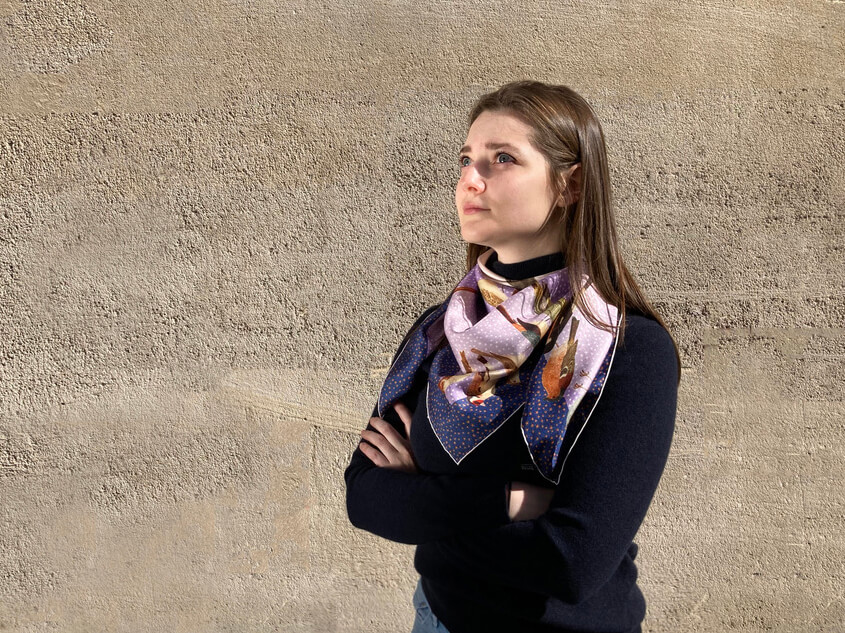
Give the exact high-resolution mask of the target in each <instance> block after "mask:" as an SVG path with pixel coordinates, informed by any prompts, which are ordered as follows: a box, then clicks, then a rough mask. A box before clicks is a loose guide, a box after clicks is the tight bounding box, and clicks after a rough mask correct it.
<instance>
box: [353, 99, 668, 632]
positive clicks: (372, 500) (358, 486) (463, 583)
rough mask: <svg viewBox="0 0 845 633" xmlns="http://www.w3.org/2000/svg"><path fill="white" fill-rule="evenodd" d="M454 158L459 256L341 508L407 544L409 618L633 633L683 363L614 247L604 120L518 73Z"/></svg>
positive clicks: (391, 385)
mask: <svg viewBox="0 0 845 633" xmlns="http://www.w3.org/2000/svg"><path fill="white" fill-rule="evenodd" d="M459 164H460V170H461V175H460V180H459V182H458V185H457V188H456V192H455V203H456V207H457V211H458V217H459V218H460V224H461V235H462V237H463V239H464V240H465V241H466V242H467V243H468V246H467V253H468V256H467V260H468V261H467V263H468V271H469V272H468V273H467V275H466V276H465V277H464V278H463V279H462V280H461V281H460V282H458V284H457V285H456V286H455V288H454V290H453V291H452V293H451V294H450V295H449V297H448V298H447V299H446V301H444V302H443V303H442V304H440V305H437V306H433V307H432V308H429V310H427V311H426V312H425V313H424V314H423V315H422V316H421V317H420V318H419V319H418V320H417V322H416V323H415V324H414V325H413V327H411V329H410V331H409V333H408V335H407V336H406V337H405V341H403V343H402V345H401V346H400V350H399V352H398V353H397V356H396V358H394V362H393V364H392V366H391V368H390V370H389V373H388V376H387V378H386V380H385V382H384V385H383V387H382V390H381V393H380V394H379V402H378V405H377V406H376V410H375V411H374V412H373V417H372V418H371V419H370V424H369V425H368V427H367V429H366V430H365V431H363V432H362V441H361V443H360V444H359V446H358V449H357V450H356V451H355V453H354V454H353V456H352V460H351V463H350V465H349V467H348V468H347V470H346V475H345V476H346V484H347V508H348V512H349V517H350V520H351V521H352V523H353V525H355V526H357V527H359V528H362V529H365V530H368V531H370V532H373V533H375V534H378V535H380V536H382V537H384V538H388V539H391V540H394V541H399V542H402V543H413V544H416V545H417V549H416V554H415V558H414V565H415V567H416V569H417V571H418V572H419V573H420V576H421V578H420V582H419V584H418V586H417V592H416V594H415V596H414V604H415V606H416V608H417V619H416V621H415V623H414V629H413V631H414V632H415V633H426V632H429V631H441V632H442V631H448V632H450V633H467V632H472V631H486V632H495V631H518V632H521V633H525V632H532V631H594V632H602V633H610V632H617V631H618V632H623V631H624V632H631V631H640V630H641V626H640V625H641V622H642V620H643V617H644V615H645V601H644V599H643V595H642V593H641V592H640V590H639V589H638V588H637V584H636V578H637V571H636V566H635V565H634V562H633V561H634V558H635V557H636V555H637V546H636V544H634V543H633V538H634V535H635V534H636V532H637V530H638V529H639V526H640V524H641V523H642V520H643V517H644V516H645V513H646V510H647V509H648V506H649V504H650V503H651V499H652V497H653V495H654V491H655V489H656V487H657V484H658V481H659V479H660V476H661V474H662V472H663V468H664V465H665V463H666V458H667V455H668V452H669V447H670V443H671V439H672V433H673V430H674V420H675V408H676V396H677V384H678V380H679V376H680V373H679V372H680V362H679V359H678V354H677V348H676V347H675V345H674V342H673V341H672V338H671V337H670V335H669V334H668V332H667V331H666V329H665V326H664V324H663V322H662V320H661V319H660V317H659V316H658V315H657V313H656V312H655V310H654V308H653V307H652V306H651V304H650V303H649V302H648V300H647V299H646V297H645V296H644V294H643V293H642V291H641V290H640V289H639V287H638V286H637V284H636V282H635V281H634V279H633V277H632V276H631V274H630V273H629V272H628V269H627V268H626V266H625V264H624V263H623V260H622V256H621V253H620V249H619V245H618V241H617V237H616V231H615V226H614V220H613V214H612V211H611V196H610V182H609V176H608V173H609V172H608V164H607V157H606V152H605V145H604V137H603V134H602V131H601V127H600V124H599V122H598V119H597V118H596V116H595V114H594V112H593V111H592V109H591V108H590V106H589V105H588V104H587V102H586V101H584V99H583V98H581V97H580V96H579V95H578V94H576V93H575V92H573V91H572V90H571V89H569V88H567V87H565V86H552V85H546V84H541V83H537V82H516V83H511V84H508V85H505V86H503V87H502V88H500V89H499V90H497V91H495V92H492V93H490V94H487V95H484V96H482V97H481V98H480V99H479V100H478V102H477V103H476V104H475V107H474V108H473V110H472V112H471V114H470V127H469V132H468V134H467V138H466V143H465V144H464V146H463V147H462V148H461V151H460V156H459Z"/></svg>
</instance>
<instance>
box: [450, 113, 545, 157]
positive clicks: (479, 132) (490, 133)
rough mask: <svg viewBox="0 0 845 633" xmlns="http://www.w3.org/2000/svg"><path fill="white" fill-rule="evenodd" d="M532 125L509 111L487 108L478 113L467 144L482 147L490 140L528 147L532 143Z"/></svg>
mask: <svg viewBox="0 0 845 633" xmlns="http://www.w3.org/2000/svg"><path fill="white" fill-rule="evenodd" d="M532 132H533V130H532V129H531V126H530V125H528V124H527V123H525V122H524V121H523V120H522V119H520V118H518V117H517V116H515V115H513V114H510V113H508V112H504V111H499V110H486V111H484V112H482V113H481V114H480V115H478V118H477V119H475V121H473V123H472V125H471V126H470V128H469V131H468V132H467V140H466V145H467V146H468V147H472V148H474V149H475V148H476V146H477V148H478V149H481V148H482V147H483V146H484V145H486V144H488V143H490V142H501V143H509V144H511V145H516V146H519V147H525V148H526V149H529V150H530V149H533V147H532V145H531V134H532Z"/></svg>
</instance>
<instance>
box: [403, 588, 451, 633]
mask: <svg viewBox="0 0 845 633" xmlns="http://www.w3.org/2000/svg"><path fill="white" fill-rule="evenodd" d="M414 610H415V611H416V617H415V618H414V628H413V629H411V633H449V630H448V629H447V628H446V627H445V626H443V623H442V622H441V621H440V620H438V619H437V618H436V617H434V614H433V613H432V612H431V606H430V605H429V604H428V600H427V599H426V597H425V594H424V593H423V588H422V582H421V581H417V589H416V591H414Z"/></svg>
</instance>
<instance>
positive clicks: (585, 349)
mask: <svg viewBox="0 0 845 633" xmlns="http://www.w3.org/2000/svg"><path fill="white" fill-rule="evenodd" d="M492 252H493V251H487V252H485V253H484V254H482V255H481V256H480V257H479V258H478V263H477V264H476V265H475V267H473V269H472V270H470V271H469V273H467V275H466V276H465V277H464V278H463V279H462V280H461V282H460V283H459V284H458V285H457V286H456V287H455V289H454V290H453V291H452V293H451V295H450V296H449V299H448V300H447V301H445V302H444V303H443V304H442V305H440V306H439V307H438V308H437V309H435V310H434V311H433V312H432V313H431V314H429V315H428V316H427V317H426V318H425V319H424V320H423V322H422V323H420V325H419V327H417V328H416V330H414V331H413V332H412V333H411V335H410V336H409V337H408V340H407V342H406V344H405V346H404V347H403V348H402V350H401V352H400V353H399V355H398V356H397V358H396V360H395V361H394V363H393V365H392V366H391V367H390V370H389V371H388V374H387V378H385V381H384V385H383V386H382V388H381V393H380V394H379V403H378V410H379V415H380V416H381V417H384V414H385V411H386V410H387V409H388V407H390V406H391V405H392V404H393V403H395V402H396V401H397V400H399V399H400V398H401V397H402V396H403V395H404V394H405V393H407V392H408V390H409V389H410V388H411V384H412V383H413V379H414V374H415V372H416V371H417V369H418V368H419V366H420V365H421V364H422V362H423V361H424V360H425V359H426V358H428V356H429V355H431V354H432V353H434V358H433V359H432V364H431V369H430V371H429V379H428V385H427V405H428V419H429V422H430V423H431V426H432V429H433V430H434V433H435V435H436V436H437V438H438V439H439V440H440V443H441V444H442V445H443V448H444V449H445V450H446V452H447V453H449V455H450V456H451V457H452V459H453V460H454V461H455V463H456V464H460V462H461V460H463V458H464V457H466V456H467V455H468V454H469V453H470V452H472V451H473V450H474V449H475V448H476V447H477V446H478V445H479V444H481V443H482V442H483V441H484V440H485V439H487V438H488V437H490V435H492V434H493V433H494V432H495V431H496V430H497V429H498V428H499V427H501V426H502V425H503V424H504V423H505V422H506V421H507V420H508V419H509V418H510V417H511V416H513V415H514V414H516V413H517V412H518V411H519V410H520V409H522V410H523V411H522V423H521V426H522V435H523V438H524V439H525V443H526V445H527V447H528V451H529V453H530V454H531V458H532V460H533V461H534V464H535V465H536V466H537V468H538V470H539V471H540V473H541V474H542V475H543V477H545V478H546V479H548V480H549V481H552V482H554V483H558V482H559V481H560V475H561V472H562V470H563V464H564V462H565V461H566V456H567V455H568V453H569V450H571V448H572V446H573V445H574V443H575V440H577V437H578V434H580V432H581V430H582V429H583V428H584V425H585V424H586V422H587V420H588V419H589V417H590V414H591V413H592V411H593V408H594V407H595V405H596V403H597V402H598V399H599V397H600V396H601V392H602V389H603V387H604V381H605V379H606V377H607V373H608V371H609V370H610V365H611V362H612V361H613V354H614V351H615V349H616V336H615V334H613V333H610V332H607V331H605V330H602V329H600V328H598V327H595V326H593V325H592V324H591V323H590V322H589V320H587V318H586V317H585V316H584V315H583V314H582V313H581V311H580V310H579V309H578V307H577V306H575V305H574V303H573V301H572V292H571V291H570V287H569V279H568V274H567V269H565V268H564V269H561V270H556V271H554V272H551V273H548V274H545V275H540V276H539V277H531V278H529V279H524V280H518V281H514V280H507V279H505V278H504V277H500V276H499V275H496V274H495V273H493V272H492V271H490V270H489V269H488V268H486V267H485V265H484V264H485V262H486V261H487V260H488V259H489V257H490V255H491V254H492ZM585 286H587V287H586V289H585V290H584V299H585V301H586V302H587V303H588V304H589V306H590V308H591V310H592V311H593V313H594V314H595V315H597V317H598V318H599V319H600V320H602V321H604V322H605V323H608V324H613V325H616V324H617V318H618V310H617V309H616V307H615V306H612V305H610V304H608V303H606V302H605V301H604V300H603V299H602V298H601V296H600V295H599V294H598V292H596V290H595V289H594V288H593V287H592V285H588V284H586V277H585ZM444 337H445V341H446V342H448V345H443V344H442V343H444ZM537 348H541V349H537ZM529 359H530V361H529Z"/></svg>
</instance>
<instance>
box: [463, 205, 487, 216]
mask: <svg viewBox="0 0 845 633" xmlns="http://www.w3.org/2000/svg"><path fill="white" fill-rule="evenodd" d="M463 209H464V215H472V214H473V213H480V212H481V211H489V210H490V209H487V208H485V207H481V206H479V205H477V204H465V205H464V207H463Z"/></svg>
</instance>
